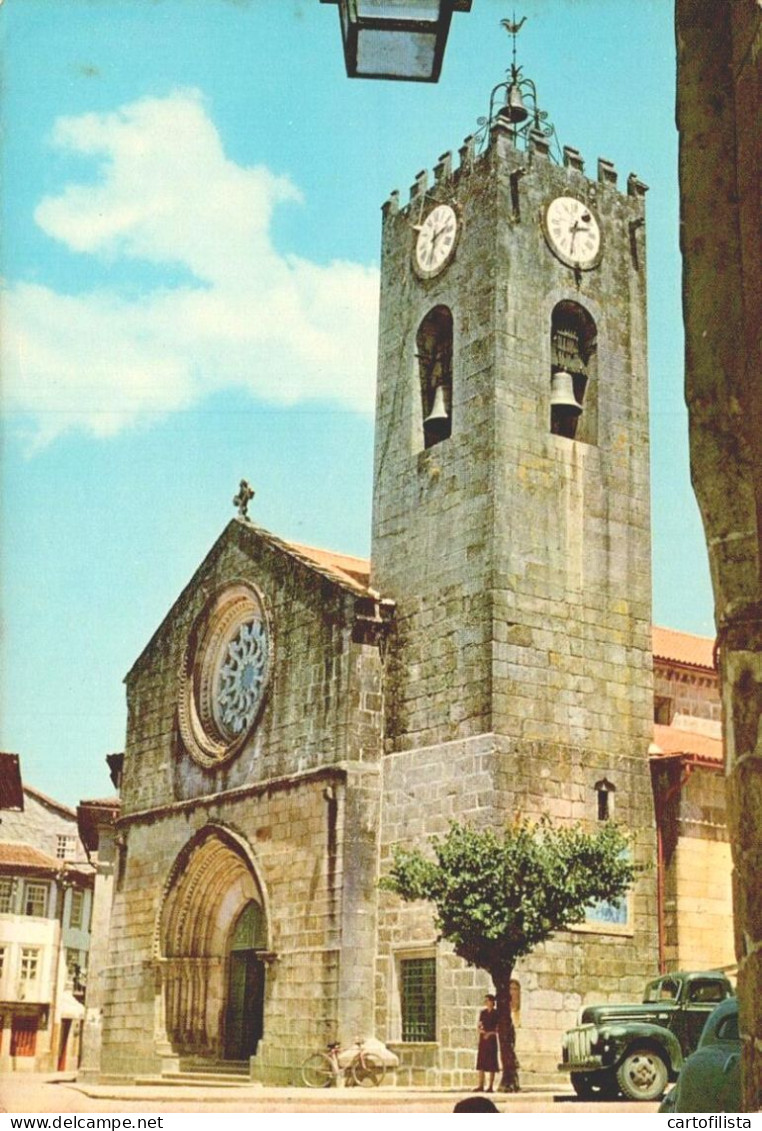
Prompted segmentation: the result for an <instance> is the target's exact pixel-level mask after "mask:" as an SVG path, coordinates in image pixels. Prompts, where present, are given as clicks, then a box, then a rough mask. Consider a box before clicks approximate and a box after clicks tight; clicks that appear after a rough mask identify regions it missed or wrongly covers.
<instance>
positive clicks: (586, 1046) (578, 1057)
mask: <svg viewBox="0 0 762 1131" xmlns="http://www.w3.org/2000/svg"><path fill="white" fill-rule="evenodd" d="M592 1036H593V1026H592V1025H587V1026H584V1027H583V1028H581V1029H572V1030H570V1032H568V1033H567V1034H566V1051H567V1053H568V1063H569V1064H584V1063H586V1062H587V1061H589V1060H590V1056H591V1053H592V1047H593V1041H592Z"/></svg>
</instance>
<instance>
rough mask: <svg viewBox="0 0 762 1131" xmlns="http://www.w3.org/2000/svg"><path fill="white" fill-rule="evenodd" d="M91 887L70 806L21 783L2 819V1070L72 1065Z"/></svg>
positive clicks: (80, 1008)
mask: <svg viewBox="0 0 762 1131" xmlns="http://www.w3.org/2000/svg"><path fill="white" fill-rule="evenodd" d="M92 889H93V875H92V868H91V867H90V866H89V864H88V862H87V858H86V854H85V850H84V847H83V845H82V843H81V841H80V839H79V836H78V834H77V818H76V814H75V813H74V811H73V810H72V809H69V808H68V807H67V806H65V805H61V804H60V803H59V802H57V801H54V800H53V799H52V798H50V797H47V796H46V795H45V794H43V793H40V792H39V790H36V789H33V788H31V787H30V786H24V787H23V809H22V810H19V811H15V812H14V811H6V812H4V813H3V819H2V824H1V825H0V1072H2V1071H32V1072H34V1071H51V1070H60V1071H62V1070H64V1069H71V1068H76V1066H77V1063H78V1059H79V1042H80V1025H81V1020H82V1017H83V1013H84V1010H83V1006H82V1001H83V999H84V992H85V983H86V978H87V965H88V953H89V949H90V914H91V905H92Z"/></svg>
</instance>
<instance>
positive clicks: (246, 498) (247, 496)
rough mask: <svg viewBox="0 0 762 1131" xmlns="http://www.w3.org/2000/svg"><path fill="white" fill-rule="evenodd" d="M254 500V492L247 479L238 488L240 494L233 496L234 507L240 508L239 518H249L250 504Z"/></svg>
mask: <svg viewBox="0 0 762 1131" xmlns="http://www.w3.org/2000/svg"><path fill="white" fill-rule="evenodd" d="M253 498H254V490H253V488H252V487H250V486H249V484H248V483H247V482H246V480H245V479H242V480H241V482H240V484H239V486H238V494H237V495H234V496H233V506H234V507H238V517H239V518H248V517H249V503H250V502H251V500H252V499H253Z"/></svg>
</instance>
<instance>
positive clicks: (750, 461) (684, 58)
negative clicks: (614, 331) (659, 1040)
mask: <svg viewBox="0 0 762 1131" xmlns="http://www.w3.org/2000/svg"><path fill="white" fill-rule="evenodd" d="M676 29H677V46H678V98H677V111H678V127H679V130H680V205H681V221H682V225H681V246H682V251H683V310H684V318H685V331H686V399H687V402H688V409H689V415H690V441H691V475H692V479H693V484H694V488H695V490H696V495H697V498H698V501H699V506H700V508H701V512H702V516H703V520H704V527H705V531H706V536H707V544H708V549H709V560H710V566H711V572H712V584H713V588H714V596H715V617H716V621H717V629H718V646H719V661H720V676H721V681H722V695H723V712H724V721H723V727H724V736H725V745H726V769H727V777H728V786H729V816H730V834H731V839H732V847H733V866H734V876H733V888H734V913H735V939H736V956H737V959H738V992H739V998H740V1002H741V1032H742V1037H743V1081H744V1110H746V1111H756V1110H758V1109H759V1107H760V1106H762V889H761V888H760V884H759V876H760V866H761V865H762V568H761V567H762V553H761V552H760V545H761V542H760V539H761V535H762V382H761V381H760V374H761V373H762V346H761V345H760V334H759V321H760V309H762V279H761V278H760V272H759V263H760V261H762V233H761V226H762V219H761V216H760V207H759V203H760V202H759V184H760V164H761V162H760V157H761V155H762V142H761V141H760V130H759V126H758V116H759V86H760V60H761V59H762V10H760V7H759V5H758V4H757V3H756V2H755V0H736V2H735V3H733V4H718V3H716V0H677V2H676Z"/></svg>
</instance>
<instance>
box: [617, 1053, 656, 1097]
mask: <svg viewBox="0 0 762 1131" xmlns="http://www.w3.org/2000/svg"><path fill="white" fill-rule="evenodd" d="M616 1078H617V1081H618V1083H619V1087H620V1088H621V1089H622V1091H623V1092H624V1094H625V1096H627V1098H628V1099H630V1100H655V1099H658V1098H659V1096H660V1095H661V1094H662V1093H663V1091H664V1089H665V1088H666V1086H667V1080H668V1078H669V1073H668V1071H667V1066H666V1064H665V1063H664V1061H663V1060H662V1058H661V1057H660V1056H659V1054H658V1052H654V1051H653V1049H633V1050H632V1052H628V1054H627V1056H626V1057H625V1058H624V1060H623V1061H622V1063H621V1064H620V1065H619V1068H618V1069H617V1074H616Z"/></svg>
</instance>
